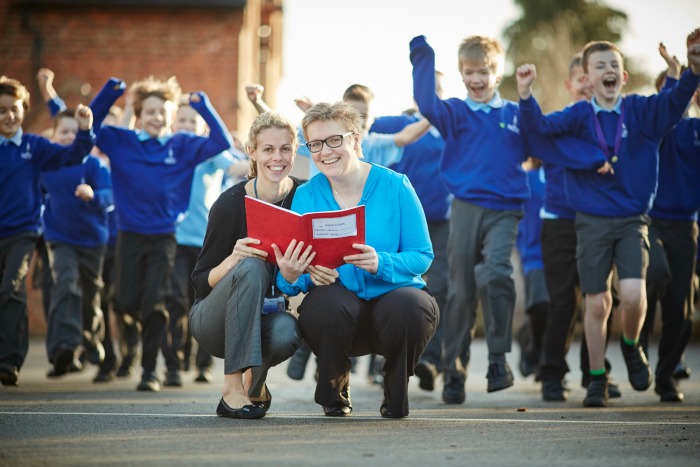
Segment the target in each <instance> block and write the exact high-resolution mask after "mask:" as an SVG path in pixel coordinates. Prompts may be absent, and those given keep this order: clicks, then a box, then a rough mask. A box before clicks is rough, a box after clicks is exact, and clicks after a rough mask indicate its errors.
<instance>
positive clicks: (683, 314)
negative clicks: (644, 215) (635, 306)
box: [640, 218, 698, 383]
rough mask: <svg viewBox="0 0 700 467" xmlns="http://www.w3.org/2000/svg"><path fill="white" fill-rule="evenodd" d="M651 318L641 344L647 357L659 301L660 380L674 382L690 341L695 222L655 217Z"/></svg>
mask: <svg viewBox="0 0 700 467" xmlns="http://www.w3.org/2000/svg"><path fill="white" fill-rule="evenodd" d="M649 243H650V246H651V248H650V250H649V269H648V271H647V283H646V289H647V302H648V306H647V315H646V318H645V320H644V326H643V327H642V333H641V335H640V342H641V343H642V347H643V348H644V350H645V352H646V353H647V355H648V354H649V351H648V345H649V338H650V336H651V334H652V332H653V327H654V319H655V318H656V304H657V301H660V303H661V336H660V339H659V360H658V363H657V365H656V381H657V383H658V382H667V381H670V379H671V377H672V375H673V370H674V369H675V368H676V365H677V364H678V362H679V361H680V359H681V356H682V355H683V352H684V351H685V348H686V346H687V345H688V342H689V341H690V337H691V331H692V322H691V319H690V317H691V313H692V310H693V274H694V273H695V263H696V258H697V251H698V226H697V224H696V223H695V221H672V220H666V219H659V218H652V221H651V226H650V227H649Z"/></svg>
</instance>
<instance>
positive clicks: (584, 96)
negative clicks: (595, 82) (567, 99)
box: [564, 66, 592, 102]
mask: <svg viewBox="0 0 700 467" xmlns="http://www.w3.org/2000/svg"><path fill="white" fill-rule="evenodd" d="M564 87H566V91H567V92H568V93H569V96H571V100H572V101H574V102H578V101H583V100H586V101H589V100H591V92H592V89H591V84H590V83H589V82H588V76H586V73H584V72H583V67H582V66H575V67H573V68H572V69H571V74H570V75H569V79H567V80H566V81H564Z"/></svg>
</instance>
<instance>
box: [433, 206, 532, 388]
mask: <svg viewBox="0 0 700 467" xmlns="http://www.w3.org/2000/svg"><path fill="white" fill-rule="evenodd" d="M521 218H522V212H521V211H516V210H507V211H501V210H494V209H486V208H482V207H480V206H476V205H474V204H471V203H467V202H465V201H462V200H459V199H455V200H454V201H453V202H452V217H451V218H450V236H449V240H448V243H447V258H448V264H449V271H450V274H449V282H448V291H447V306H446V307H445V313H444V314H443V319H444V320H445V327H444V329H443V330H444V337H443V339H444V344H443V345H444V349H445V378H450V377H457V378H461V379H462V380H464V378H465V377H466V367H467V364H468V362H469V347H470V346H471V341H472V338H473V337H474V327H475V325H476V309H477V301H478V302H480V303H481V310H482V313H483V315H484V328H485V329H484V332H485V334H486V343H487V345H488V349H489V353H490V354H504V353H506V352H510V347H511V341H512V329H513V311H514V307H515V284H514V282H513V278H512V277H511V275H512V273H513V266H512V265H511V262H510V255H511V252H512V251H513V247H514V245H515V237H516V235H517V230H518V222H519V221H520V219H521Z"/></svg>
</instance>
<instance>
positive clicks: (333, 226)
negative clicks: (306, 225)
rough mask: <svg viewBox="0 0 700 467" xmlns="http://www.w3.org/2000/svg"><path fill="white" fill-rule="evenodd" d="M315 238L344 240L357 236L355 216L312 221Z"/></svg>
mask: <svg viewBox="0 0 700 467" xmlns="http://www.w3.org/2000/svg"><path fill="white" fill-rule="evenodd" d="M312 228H313V238H319V239H320V238H343V237H352V236H354V235H357V218H356V216H355V215H354V214H351V215H349V216H343V217H331V218H325V219H324V218H318V219H312Z"/></svg>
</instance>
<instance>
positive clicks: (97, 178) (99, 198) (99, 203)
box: [41, 156, 114, 248]
mask: <svg viewBox="0 0 700 467" xmlns="http://www.w3.org/2000/svg"><path fill="white" fill-rule="evenodd" d="M41 182H42V184H43V186H44V188H45V191H46V195H45V196H44V238H45V239H46V240H47V241H49V242H61V243H68V244H70V245H75V246H79V247H86V248H95V247H98V246H101V245H105V244H106V243H107V240H108V238H109V225H108V219H107V213H108V212H109V211H111V210H112V209H114V200H113V197H112V181H111V178H110V175H109V168H107V166H106V165H104V163H103V162H102V161H100V160H99V159H98V158H97V157H94V156H86V157H85V159H83V163H82V164H79V165H71V166H69V167H62V168H60V169H58V170H54V171H52V172H42V174H41ZM82 183H86V184H88V185H90V186H91V187H92V189H93V191H94V193H95V197H94V198H93V199H92V200H90V201H87V202H85V201H82V200H80V198H78V197H76V196H75V188H76V187H77V186H78V185H80V184H82Z"/></svg>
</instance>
